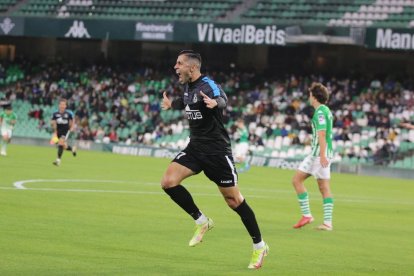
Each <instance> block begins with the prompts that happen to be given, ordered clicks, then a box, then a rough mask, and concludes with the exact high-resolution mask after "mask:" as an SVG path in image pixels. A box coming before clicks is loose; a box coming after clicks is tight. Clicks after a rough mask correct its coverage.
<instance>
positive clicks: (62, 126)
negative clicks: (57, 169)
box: [51, 99, 76, 166]
mask: <svg viewBox="0 0 414 276" xmlns="http://www.w3.org/2000/svg"><path fill="white" fill-rule="evenodd" d="M66 106H67V102H66V99H61V100H60V101H59V110H58V111H56V112H54V113H53V115H52V123H51V124H52V127H53V136H54V137H57V138H58V140H57V145H58V153H57V159H56V161H54V162H53V165H55V166H60V162H61V159H62V154H63V150H69V151H72V154H73V156H76V147H75V146H74V147H71V146H69V145H68V143H67V140H68V137H69V134H70V132H71V131H73V129H74V123H73V113H72V112H71V111H69V110H66Z"/></svg>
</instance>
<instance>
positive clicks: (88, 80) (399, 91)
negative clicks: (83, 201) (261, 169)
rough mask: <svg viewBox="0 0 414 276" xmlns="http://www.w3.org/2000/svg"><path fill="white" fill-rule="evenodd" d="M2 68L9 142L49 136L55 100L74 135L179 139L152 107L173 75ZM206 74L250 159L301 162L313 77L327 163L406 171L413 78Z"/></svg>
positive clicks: (173, 89) (413, 147)
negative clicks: (327, 144) (64, 103)
mask: <svg viewBox="0 0 414 276" xmlns="http://www.w3.org/2000/svg"><path fill="white" fill-rule="evenodd" d="M2 68H4V70H3V72H15V71H16V72H18V75H19V78H17V79H16V80H15V81H16V82H9V83H4V84H3V87H2V88H1V91H4V92H3V93H0V97H3V98H4V97H7V98H9V99H11V100H13V107H14V110H15V111H16V112H17V114H18V116H19V123H18V125H17V126H16V129H15V135H16V136H24V137H37V138H50V135H51V131H50V126H49V118H50V116H51V114H52V112H53V111H54V110H55V109H56V101H57V99H58V98H60V97H65V98H68V99H69V107H70V108H71V109H72V110H73V111H74V113H75V118H76V124H77V136H78V137H77V138H78V139H81V140H93V141H95V142H98V143H102V142H103V143H111V142H112V143H125V144H146V145H158V146H163V147H173V148H183V147H184V146H185V145H186V143H187V142H188V134H189V133H188V127H187V122H186V121H185V120H183V117H182V114H181V112H180V111H172V110H169V111H166V112H161V109H160V95H161V91H164V90H166V91H168V92H169V94H170V95H171V96H175V95H178V94H179V93H180V87H178V84H177V82H176V77H175V76H172V75H169V74H168V73H166V72H161V71H156V70H153V69H151V68H146V67H141V68H135V69H130V70H125V69H124V70H120V69H119V68H117V67H109V66H96V65H93V66H89V67H85V68H80V67H79V66H75V65H70V64H48V65H47V66H46V65H45V64H40V65H33V64H31V63H24V65H22V64H20V65H17V64H9V65H8V66H4V67H2ZM12 68H14V69H13V70H12ZM16 68H17V69H16ZM10 74H12V73H10ZM209 74H211V75H212V76H213V78H214V79H216V80H219V81H221V83H222V86H223V88H224V90H225V91H226V92H227V93H228V96H229V107H228V109H227V110H226V115H225V117H226V125H227V127H228V128H229V129H230V130H231V133H234V122H235V120H237V118H239V117H243V118H244V119H245V120H246V122H247V123H248V128H249V132H250V142H251V145H250V149H251V150H252V151H254V152H255V154H258V155H264V156H272V157H280V158H303V157H304V155H306V154H308V153H309V152H310V135H309V133H310V129H309V118H310V116H312V109H311V108H310V107H309V106H308V105H307V104H306V100H307V94H306V91H307V87H308V86H309V84H310V83H311V82H312V81H314V80H319V81H322V82H324V83H326V84H327V85H328V87H329V88H330V89H331V91H332V97H331V99H330V102H329V105H330V106H331V108H332V110H333V111H334V116H335V123H334V147H335V149H336V153H337V156H336V160H342V161H343V162H348V163H351V164H354V163H355V164H356V163H368V164H380V165H390V166H393V167H399V168H401V167H402V168H406V167H414V163H413V162H411V161H412V158H413V157H412V156H413V153H414V130H410V131H409V130H406V129H401V128H399V127H398V124H399V122H401V121H410V120H411V121H413V120H414V93H413V90H414V86H413V82H412V80H405V81H400V82H399V81H395V80H394V79H392V78H388V79H384V80H381V79H377V78H372V79H370V80H369V81H367V80H366V79H365V78H351V77H345V78H333V77H332V78H325V77H323V76H303V77H302V76H295V75H288V76H269V77H268V78H266V80H262V79H258V78H256V76H255V75H254V74H251V73H249V74H248V73H243V72H233V73H228V74H225V73H217V72H209ZM15 75H16V74H15V73H13V76H15ZM20 76H24V78H20Z"/></svg>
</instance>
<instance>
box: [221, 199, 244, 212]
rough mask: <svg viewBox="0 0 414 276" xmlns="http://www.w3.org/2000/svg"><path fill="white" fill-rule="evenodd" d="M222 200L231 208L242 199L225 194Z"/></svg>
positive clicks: (234, 207)
mask: <svg viewBox="0 0 414 276" xmlns="http://www.w3.org/2000/svg"><path fill="white" fill-rule="evenodd" d="M224 200H225V201H226V203H227V205H228V206H229V207H230V208H231V209H236V208H237V207H238V206H239V205H240V204H241V203H242V202H243V200H242V199H240V198H238V197H233V196H225V197H224Z"/></svg>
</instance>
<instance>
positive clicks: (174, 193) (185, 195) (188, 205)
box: [164, 185, 201, 220]
mask: <svg viewBox="0 0 414 276" xmlns="http://www.w3.org/2000/svg"><path fill="white" fill-rule="evenodd" d="M164 191H165V192H166V193H167V194H168V195H169V196H170V197H171V199H172V200H174V202H175V203H177V204H178V206H180V207H181V208H183V209H184V211H186V212H187V213H188V214H189V215H190V216H192V217H193V219H194V220H196V219H198V218H199V217H200V216H201V212H200V210H199V209H198V207H197V206H196V205H195V203H194V200H193V197H192V196H191V194H190V193H189V192H188V191H187V189H186V188H184V187H183V186H181V185H178V186H175V187H172V188H168V189H164Z"/></svg>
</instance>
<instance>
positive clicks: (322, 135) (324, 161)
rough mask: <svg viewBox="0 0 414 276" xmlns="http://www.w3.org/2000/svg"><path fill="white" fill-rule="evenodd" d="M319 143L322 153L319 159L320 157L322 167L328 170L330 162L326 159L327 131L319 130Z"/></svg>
mask: <svg viewBox="0 0 414 276" xmlns="http://www.w3.org/2000/svg"><path fill="white" fill-rule="evenodd" d="M318 142H319V148H320V153H319V157H320V159H321V160H320V162H321V165H322V167H324V168H326V167H328V165H329V160H328V158H327V157H326V154H325V153H326V147H327V144H326V130H319V131H318Z"/></svg>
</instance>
